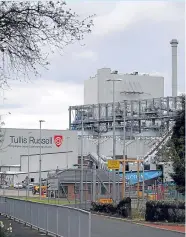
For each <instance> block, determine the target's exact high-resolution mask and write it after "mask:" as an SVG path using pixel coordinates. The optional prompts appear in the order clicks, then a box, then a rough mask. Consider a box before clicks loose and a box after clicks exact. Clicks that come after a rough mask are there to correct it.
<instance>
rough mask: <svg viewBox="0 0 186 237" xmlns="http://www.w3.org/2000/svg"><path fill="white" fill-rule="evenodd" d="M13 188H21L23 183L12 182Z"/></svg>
mask: <svg viewBox="0 0 186 237" xmlns="http://www.w3.org/2000/svg"><path fill="white" fill-rule="evenodd" d="M14 188H16V189H21V188H23V185H22V184H21V183H17V184H14Z"/></svg>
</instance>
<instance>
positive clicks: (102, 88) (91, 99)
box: [84, 68, 164, 104]
mask: <svg viewBox="0 0 186 237" xmlns="http://www.w3.org/2000/svg"><path fill="white" fill-rule="evenodd" d="M107 79H122V81H120V82H116V83H115V99H116V101H122V100H139V99H149V98H158V97H163V96H164V78H163V77H160V76H150V75H144V74H138V75H131V74H120V73H118V74H111V69H110V68H102V69H98V70H97V75H96V76H95V78H90V79H88V80H86V81H85V82H84V104H97V103H109V102H113V89H112V88H113V83H112V82H108V81H107ZM126 91H127V92H132V91H134V92H143V93H142V94H137V93H136V94H134V93H133V94H125V93H123V92H126Z"/></svg>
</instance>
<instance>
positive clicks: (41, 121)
mask: <svg viewBox="0 0 186 237" xmlns="http://www.w3.org/2000/svg"><path fill="white" fill-rule="evenodd" d="M44 122H45V120H39V128H40V156H39V199H40V200H41V186H42V185H41V140H42V136H41V124H42V123H44Z"/></svg>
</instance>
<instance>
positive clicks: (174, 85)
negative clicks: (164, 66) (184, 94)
mask: <svg viewBox="0 0 186 237" xmlns="http://www.w3.org/2000/svg"><path fill="white" fill-rule="evenodd" d="M170 44H171V47H172V96H173V97H176V96H177V87H178V84H177V47H178V41H177V39H172V40H171V42H170Z"/></svg>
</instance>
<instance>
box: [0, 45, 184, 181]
mask: <svg viewBox="0 0 186 237" xmlns="http://www.w3.org/2000/svg"><path fill="white" fill-rule="evenodd" d="M177 44H178V42H177V41H176V40H173V41H171V46H172V85H173V96H170V97H164V78H163V77H161V76H155V75H154V76H153V75H149V74H144V73H139V72H133V73H125V74H124V73H120V72H118V71H116V70H115V71H113V70H111V69H110V68H102V69H98V70H97V73H96V75H95V76H94V77H91V78H89V79H88V80H86V81H85V82H84V104H83V105H73V106H70V107H69V130H64V131H60V130H58V131H57V130H45V129H42V140H41V142H42V173H43V176H42V177H43V178H45V177H46V176H47V173H48V172H49V171H52V170H56V169H66V168H74V164H78V163H80V162H79V161H80V159H81V157H84V160H85V161H86V162H87V160H88V161H91V162H92V161H93V162H95V163H96V164H97V165H98V166H99V167H102V168H103V169H107V160H108V159H112V157H113V148H114V146H113V143H114V142H113V141H114V139H113V130H114V127H115V158H116V159H121V158H123V155H124V144H125V156H126V158H132V159H138V158H139V157H141V158H143V159H144V160H145V161H148V162H149V168H148V170H155V169H156V162H155V161H156V156H157V153H158V151H159V148H161V147H162V146H163V145H164V144H165V143H166V142H167V140H168V139H169V138H170V136H171V131H172V130H171V129H172V127H173V125H174V119H175V117H176V114H177V111H178V110H180V109H182V99H181V97H179V96H177V93H176V92H177ZM113 99H114V100H115V101H113ZM113 109H114V110H113ZM113 111H114V112H115V123H114V113H113ZM1 132H2V135H1V139H2V140H1V153H0V161H1V167H4V168H3V169H5V168H6V167H5V166H9V169H10V166H11V170H12V165H17V166H19V167H20V172H22V176H25V175H26V172H27V170H28V153H29V158H30V172H31V173H32V174H33V177H34V172H35V173H36V172H38V168H39V153H40V139H39V138H40V133H39V130H30V129H8V128H7V129H2V131H1ZM86 162H85V163H86ZM16 169H18V168H16ZM128 170H129V171H131V170H132V171H136V164H135V165H134V164H129V168H128ZM164 170H165V171H166V170H167V168H166V169H164ZM7 172H8V171H7ZM9 172H10V170H9ZM166 172H168V171H166ZM167 179H168V178H167Z"/></svg>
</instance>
